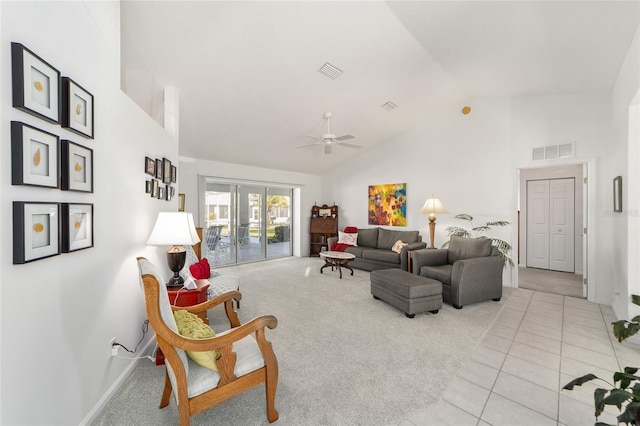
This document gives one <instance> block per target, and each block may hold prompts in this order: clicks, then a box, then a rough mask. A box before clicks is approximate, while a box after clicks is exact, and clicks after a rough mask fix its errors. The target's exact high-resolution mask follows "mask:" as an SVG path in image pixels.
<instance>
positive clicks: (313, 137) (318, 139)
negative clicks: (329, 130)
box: [304, 135, 322, 141]
mask: <svg viewBox="0 0 640 426" xmlns="http://www.w3.org/2000/svg"><path fill="white" fill-rule="evenodd" d="M304 136H305V137H306V138H311V139H315V140H317V141H321V140H322V138H319V137H317V136H311V135H304Z"/></svg>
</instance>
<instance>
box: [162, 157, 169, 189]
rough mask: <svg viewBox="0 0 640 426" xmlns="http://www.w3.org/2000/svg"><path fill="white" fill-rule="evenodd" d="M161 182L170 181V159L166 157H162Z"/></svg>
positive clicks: (166, 182)
mask: <svg viewBox="0 0 640 426" xmlns="http://www.w3.org/2000/svg"><path fill="white" fill-rule="evenodd" d="M162 169H163V171H162V176H163V178H162V183H164V184H167V185H169V184H170V183H171V161H169V160H168V159H166V158H163V159H162Z"/></svg>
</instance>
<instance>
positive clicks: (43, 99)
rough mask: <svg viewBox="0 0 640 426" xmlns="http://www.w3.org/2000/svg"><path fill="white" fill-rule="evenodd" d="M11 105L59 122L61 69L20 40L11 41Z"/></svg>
mask: <svg viewBox="0 0 640 426" xmlns="http://www.w3.org/2000/svg"><path fill="white" fill-rule="evenodd" d="M11 80H12V91H13V106H14V107H16V108H18V109H21V110H23V111H25V112H27V113H29V114H32V115H35V116H36V117H39V118H41V119H43V120H47V121H50V122H52V123H59V122H60V71H58V70H57V69H55V68H54V67H53V66H51V65H50V64H49V63H47V62H46V61H45V60H44V59H42V58H40V57H39V56H38V55H36V54H35V53H33V52H32V51H31V50H29V49H27V48H26V47H25V46H23V45H22V44H20V43H11Z"/></svg>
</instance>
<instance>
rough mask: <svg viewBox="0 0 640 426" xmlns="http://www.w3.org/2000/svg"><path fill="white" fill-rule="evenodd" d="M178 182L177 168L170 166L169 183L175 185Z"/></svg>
mask: <svg viewBox="0 0 640 426" xmlns="http://www.w3.org/2000/svg"><path fill="white" fill-rule="evenodd" d="M177 181H178V168H177V167H176V166H171V183H176V182H177Z"/></svg>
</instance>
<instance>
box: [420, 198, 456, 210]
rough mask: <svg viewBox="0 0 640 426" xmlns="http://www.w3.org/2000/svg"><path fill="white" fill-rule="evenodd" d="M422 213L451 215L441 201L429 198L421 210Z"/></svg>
mask: <svg viewBox="0 0 640 426" xmlns="http://www.w3.org/2000/svg"><path fill="white" fill-rule="evenodd" d="M420 213H449V212H448V211H447V209H445V208H444V206H443V205H442V203H441V202H440V200H439V199H437V198H433V195H432V196H431V198H428V199H427V201H425V202H424V206H422V208H421V209H420Z"/></svg>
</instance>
